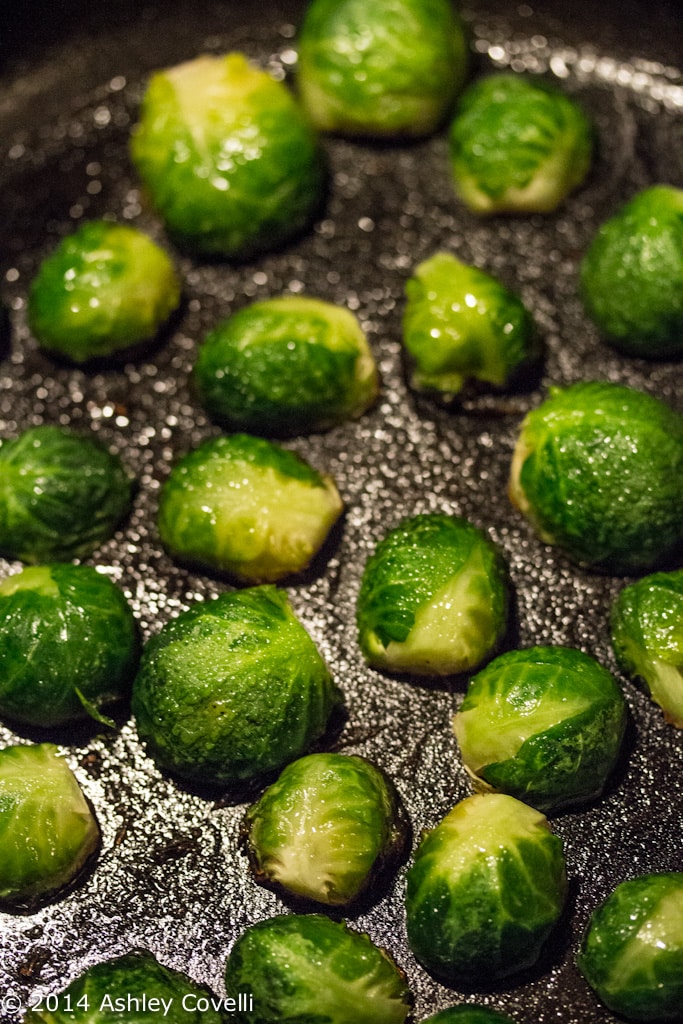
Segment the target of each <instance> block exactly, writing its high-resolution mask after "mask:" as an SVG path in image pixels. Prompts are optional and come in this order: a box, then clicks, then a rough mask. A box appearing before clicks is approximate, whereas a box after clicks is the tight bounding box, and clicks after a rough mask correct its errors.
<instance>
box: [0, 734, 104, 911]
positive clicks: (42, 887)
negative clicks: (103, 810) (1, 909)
mask: <svg viewBox="0 0 683 1024" xmlns="http://www.w3.org/2000/svg"><path fill="white" fill-rule="evenodd" d="M99 841H100V831H99V828H98V825H97V821H96V820H95V817H94V815H93V813H92V811H91V810H90V807H89V805H88V803H87V801H86V799H85V797H84V796H83V793H82V792H81V788H80V786H79V785H78V782H77V780H76V777H75V775H74V774H73V772H72V771H71V769H70V768H69V766H68V764H67V763H66V761H65V760H64V758H62V757H60V756H59V754H58V752H57V747H56V746H54V745H53V744H52V743H40V744H31V745H21V746H15V747H5V748H4V749H3V750H0V848H1V849H2V857H0V904H6V905H7V906H9V907H11V908H12V909H18V910H33V909H35V907H36V906H37V905H38V904H39V903H40V902H41V901H42V900H44V899H46V898H48V897H50V896H54V895H55V894H56V893H58V892H59V891H60V890H61V889H63V888H64V887H65V886H67V885H69V884H70V883H71V882H73V881H74V880H75V879H76V878H77V877H78V875H79V874H80V873H81V871H82V870H83V869H84V867H85V866H86V864H87V862H88V861H89V860H90V858H91V857H92V855H93V854H94V853H95V851H96V850H97V847H98V845H99Z"/></svg>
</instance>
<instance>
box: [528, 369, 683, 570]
mask: <svg viewBox="0 0 683 1024" xmlns="http://www.w3.org/2000/svg"><path fill="white" fill-rule="evenodd" d="M510 498H511V500H512V502H513V503H514V504H515V505H516V506H517V507H518V508H519V509H520V510H521V511H522V512H523V513H524V515H525V516H526V517H527V518H528V519H529V520H530V521H531V523H532V525H533V526H534V527H535V529H536V532H537V533H538V535H539V536H540V538H541V540H543V541H545V542H546V543H548V544H556V545H558V547H560V548H562V550H563V551H565V552H566V554H567V555H569V557H570V558H572V559H573V560H574V561H576V562H579V563H580V564H582V565H585V566H587V567H590V568H595V569H602V570H606V571H608V572H614V573H629V572H640V571H642V570H644V569H648V568H654V567H655V565H657V564H658V563H661V562H663V561H665V560H666V559H667V558H669V557H671V555H672V554H673V552H674V551H675V550H676V548H677V547H678V545H679V544H680V543H681V541H682V540H683V416H681V415H680V414H679V413H677V412H675V411H674V410H673V409H671V408H669V407H668V406H667V405H666V404H665V403H664V402H661V401H659V400H658V399H656V398H653V397H652V396H651V395H647V394H644V393H643V392H642V391H636V390H634V389H632V388H627V387H623V386H622V385H619V384H611V383H607V382H598V381H589V382H585V383H580V384H573V385H571V386H570V387H568V388H566V389H564V390H562V389H559V388H553V389H552V390H551V394H550V397H549V398H548V399H546V401H545V402H543V404H542V405H540V406H539V407H538V408H537V409H534V410H533V411H532V412H530V413H529V414H528V415H527V417H526V418H525V420H524V422H523V423H522V429H521V432H520V436H519V440H518V442H517V446H516V448H515V453H514V457H513V461H512V469H511V474H510Z"/></svg>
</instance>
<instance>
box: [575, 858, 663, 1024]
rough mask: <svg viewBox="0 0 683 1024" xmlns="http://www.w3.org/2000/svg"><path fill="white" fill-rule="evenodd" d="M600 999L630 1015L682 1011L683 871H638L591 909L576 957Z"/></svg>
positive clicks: (659, 1017) (641, 1017) (653, 1016)
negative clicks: (644, 872) (592, 910)
mask: <svg viewBox="0 0 683 1024" xmlns="http://www.w3.org/2000/svg"><path fill="white" fill-rule="evenodd" d="M577 963H578V966H579V970H580V971H581V973H582V974H583V976H584V978H585V979H586V981H587V982H588V984H589V985H590V986H591V988H592V989H593V990H594V991H595V992H596V993H597V995H598V996H599V998H600V999H601V1000H602V1002H603V1003H604V1004H605V1005H606V1006H608V1007H609V1009H610V1010H613V1011H614V1012H615V1013H618V1014H619V1015H620V1016H623V1017H625V1018H626V1019H627V1020H630V1021H680V1020H681V1017H682V1014H683V872H676V871H672V872H668V873H667V872H665V873H662V874H655V875H641V876H640V877H638V878H632V879H630V880H629V881H626V882H622V883H621V884H620V885H618V886H617V887H616V889H615V890H614V892H613V893H612V894H611V896H609V897H608V898H607V900H606V901H605V902H604V903H603V904H602V905H601V906H600V907H598V908H597V910H595V911H594V913H593V915H592V917H591V920H590V922H589V925H588V928H587V930H586V933H585V935H584V937H583V942H582V944H581V949H580V951H579V955H578V957H577Z"/></svg>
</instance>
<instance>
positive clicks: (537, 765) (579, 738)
mask: <svg viewBox="0 0 683 1024" xmlns="http://www.w3.org/2000/svg"><path fill="white" fill-rule="evenodd" d="M453 728H454V731H455V735H456V737H457V740H458V743H459V745H460V752H461V754H462V759H463V761H464V763H465V767H466V768H467V770H468V771H469V772H470V773H471V775H472V776H473V777H474V780H475V784H476V783H479V784H480V785H481V787H482V788H484V789H493V790H498V791H500V792H503V793H508V794H509V795H510V796H514V797H517V799H518V800H523V801H524V802H525V803H528V804H531V806H532V807H536V808H537V809H538V810H539V811H546V812H548V811H553V810H557V809H558V808H560V807H565V806H567V805H568V804H577V803H584V802H585V801H587V800H592V799H593V798H594V797H597V796H599V795H600V793H601V792H602V790H603V788H604V786H605V783H606V782H607V779H608V777H609V774H610V772H611V771H612V769H613V767H614V765H615V763H616V761H617V758H618V757H619V751H620V749H621V742H622V739H623V737H624V730H625V728H626V703H625V701H624V697H623V695H622V692H621V690H620V689H619V687H618V685H617V683H616V681H615V680H614V679H613V677H612V676H611V675H610V673H609V672H608V671H607V669H605V668H603V667H602V665H599V664H598V662H597V661H595V659H594V658H591V657H589V656H588V655H587V654H583V653H582V652H581V651H576V650H573V649H571V648H569V647H532V648H530V649H529V650H523V651H508V653H507V654H503V655H501V656H500V657H499V658H496V659H495V661H492V662H491V664H490V665H487V666H486V668H485V669H483V671H481V672H480V673H479V674H478V675H476V676H475V677H474V679H472V681H471V682H470V685H469V687H468V690H467V694H466V696H465V699H464V701H463V703H462V705H461V708H460V711H459V712H458V714H457V715H456V716H455V718H454V720H453Z"/></svg>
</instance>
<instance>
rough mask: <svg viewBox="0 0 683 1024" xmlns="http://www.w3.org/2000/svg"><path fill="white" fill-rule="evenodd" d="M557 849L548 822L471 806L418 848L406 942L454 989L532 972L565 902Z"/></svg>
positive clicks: (527, 812)
mask: <svg viewBox="0 0 683 1024" xmlns="http://www.w3.org/2000/svg"><path fill="white" fill-rule="evenodd" d="M566 885H567V884H566V876H565V863H564V855H563V853H562V842H561V840H560V839H559V838H558V837H557V836H555V835H553V834H552V832H550V830H549V828H548V822H547V820H546V819H545V817H544V816H543V815H542V814H541V813H539V812H538V811H535V810H533V808H531V807H528V806H527V805H526V804H523V803H521V801H519V800H515V799H514V797H511V796H506V795H504V794H498V793H494V794H490V795H486V796H483V795H481V794H478V795H476V796H471V797H468V798H467V799H465V800H462V801H461V802H460V803H459V804H457V805H456V806H455V807H454V808H453V810H452V811H451V812H450V813H449V814H447V815H446V817H445V818H444V819H443V821H442V822H441V823H440V824H439V825H437V827H436V828H435V829H433V830H432V831H431V832H428V833H427V835H426V836H425V838H424V839H423V840H422V842H421V843H420V846H419V847H418V850H417V853H416V854H415V862H414V864H413V865H412V867H411V868H410V870H409V871H408V891H407V896H406V912H407V923H408V941H409V942H410V945H411V947H412V949H413V952H414V953H415V955H416V957H417V958H418V960H419V961H420V962H421V963H422V965H423V966H424V967H426V969H427V970H428V971H429V972H430V973H431V974H433V975H435V977H437V978H438V979H440V980H442V981H444V982H446V983H452V984H460V983H464V984H472V983H474V984H480V983H489V982H492V981H496V980H497V979H499V978H504V977H506V976H507V975H509V974H514V973H515V972H516V971H520V970H522V969H523V968H526V967H531V966H532V965H533V964H534V963H536V961H537V959H538V957H539V956H540V953H541V949H542V947H543V944H544V943H545V941H546V939H547V938H548V936H549V934H550V932H551V930H552V928H553V926H554V925H555V923H556V922H557V920H558V919H559V916H560V914H561V912H562V908H563V905H564V900H565V895H566Z"/></svg>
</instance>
